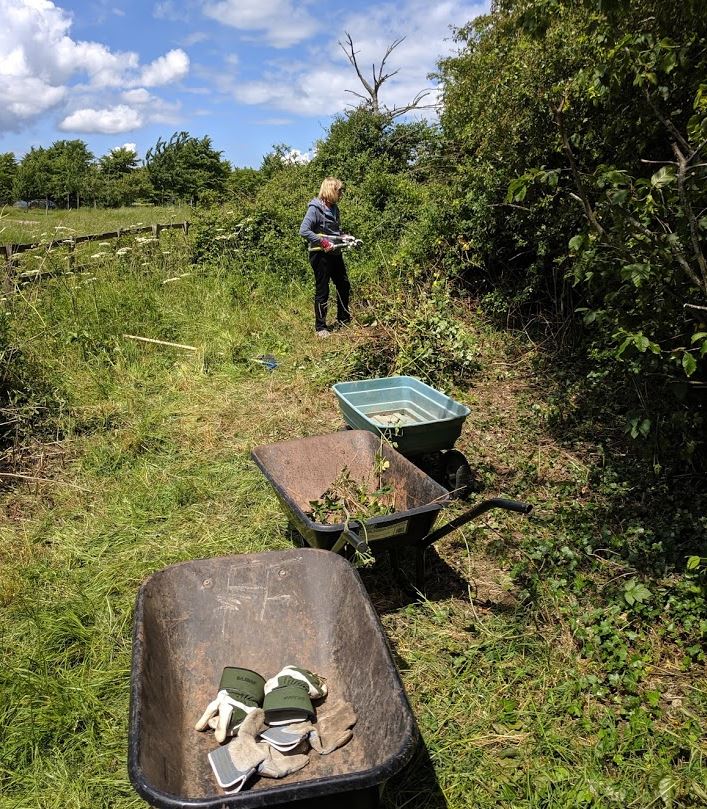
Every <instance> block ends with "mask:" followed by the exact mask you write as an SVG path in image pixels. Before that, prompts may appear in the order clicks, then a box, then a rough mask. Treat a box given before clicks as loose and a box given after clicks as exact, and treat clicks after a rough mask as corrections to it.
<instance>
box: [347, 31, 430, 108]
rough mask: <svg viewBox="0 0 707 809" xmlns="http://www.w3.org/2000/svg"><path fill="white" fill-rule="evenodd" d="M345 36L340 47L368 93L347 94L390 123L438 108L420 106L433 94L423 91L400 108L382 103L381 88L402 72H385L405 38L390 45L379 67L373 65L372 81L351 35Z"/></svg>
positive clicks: (400, 38)
mask: <svg viewBox="0 0 707 809" xmlns="http://www.w3.org/2000/svg"><path fill="white" fill-rule="evenodd" d="M345 34H346V39H345V41H344V42H341V41H339V47H340V48H341V50H342V51H343V52H344V53H345V54H346V58H347V59H348V60H349V62H350V64H351V66H352V67H353V69H354V70H355V72H356V75H357V76H358V80H359V81H360V82H361V85H362V86H363V88H364V90H365V91H366V95H363V94H362V93H357V92H355V91H354V90H347V91H346V92H347V93H351V95H354V96H356V97H357V98H360V99H361V100H362V101H363V102H364V103H365V104H366V106H368V107H370V109H371V110H372V111H373V112H374V113H375V114H376V115H382V116H384V118H386V119H388V120H389V121H392V120H393V119H394V118H398V117H400V116H401V115H405V114H406V113H408V112H411V111H412V110H415V109H432V108H434V107H436V106H437V105H436V104H429V105H425V106H420V104H421V102H422V101H423V99H425V98H426V97H427V96H428V95H429V94H430V93H431V90H421V91H420V92H419V93H418V94H417V95H416V96H415V98H413V100H412V101H411V102H410V103H409V104H405V105H403V106H400V107H393V108H392V109H389V108H387V107H385V106H383V105H381V103H380V98H379V91H380V88H381V87H382V86H383V84H385V82H386V81H388V79H391V78H393V76H397V74H398V73H399V72H400V68H397V69H395V70H391V71H390V72H385V66H386V63H387V61H388V58H389V57H390V55H391V53H393V51H394V50H395V49H396V48H397V47H398V45H400V44H402V43H403V42H404V41H405V37H399V38H398V39H395V40H393V42H391V43H390V45H388V47H387V48H386V50H385V53H384V54H383V58H382V59H381V61H380V64H379V65H378V67H376V64H375V62H374V63H373V64H372V65H371V80H368V79H366V78H365V77H364V75H363V73H362V71H361V68H360V66H359V64H358V51H357V50H356V49H355V47H354V43H353V39H352V37H351V34H350V33H349V32H348V31H346V32H345Z"/></svg>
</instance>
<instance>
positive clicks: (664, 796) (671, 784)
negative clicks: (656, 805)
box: [658, 775, 675, 809]
mask: <svg viewBox="0 0 707 809" xmlns="http://www.w3.org/2000/svg"><path fill="white" fill-rule="evenodd" d="M674 794H675V779H674V778H673V777H672V776H671V775H666V776H665V778H661V779H660V782H659V783H658V796H659V797H660V799H661V800H662V801H663V806H665V807H666V809H670V807H671V806H672V805H673V796H674Z"/></svg>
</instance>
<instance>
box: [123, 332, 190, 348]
mask: <svg viewBox="0 0 707 809" xmlns="http://www.w3.org/2000/svg"><path fill="white" fill-rule="evenodd" d="M123 337H125V339H126V340H140V342H142V343H154V344H155V345H158V346H170V347H171V348H183V349H185V350H186V351H198V350H199V349H198V348H197V347H196V346H187V345H183V344H182V343H169V342H167V340H153V339H152V338H151V337H136V336H135V335H134V334H124V335H123Z"/></svg>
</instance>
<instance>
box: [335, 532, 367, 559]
mask: <svg viewBox="0 0 707 809" xmlns="http://www.w3.org/2000/svg"><path fill="white" fill-rule="evenodd" d="M346 545H351V547H352V548H353V549H354V550H355V551H358V552H359V553H363V554H370V552H371V549H370V548H369V546H368V543H367V542H366V540H365V539H362V538H361V537H360V536H359V535H358V534H357V533H356V532H355V531H352V530H351V529H350V528H344V530H343V531H342V532H341V536H340V537H339V538H338V539H337V540H336V543H335V544H334V546H333V547H332V551H333V552H334V553H340V552H341V551H342V550H343V549H344V547H345V546H346Z"/></svg>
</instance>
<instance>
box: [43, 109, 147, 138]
mask: <svg viewBox="0 0 707 809" xmlns="http://www.w3.org/2000/svg"><path fill="white" fill-rule="evenodd" d="M143 123H144V120H143V118H142V115H141V114H140V113H139V112H138V111H137V110H135V109H133V108H132V107H128V106H126V105H125V104H119V105H118V106H115V107H106V108H104V109H98V110H96V109H91V108H90V107H88V108H84V109H81V110H76V111H75V112H72V113H71V115H67V117H66V118H64V120H63V121H61V123H60V124H59V129H61V130H62V131H63V132H86V133H88V132H100V133H102V134H106V135H115V134H117V133H118V132H130V131H131V130H133V129H139V127H141V126H142V125H143Z"/></svg>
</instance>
